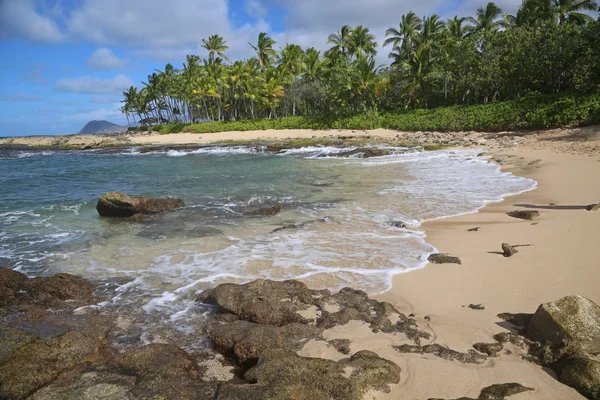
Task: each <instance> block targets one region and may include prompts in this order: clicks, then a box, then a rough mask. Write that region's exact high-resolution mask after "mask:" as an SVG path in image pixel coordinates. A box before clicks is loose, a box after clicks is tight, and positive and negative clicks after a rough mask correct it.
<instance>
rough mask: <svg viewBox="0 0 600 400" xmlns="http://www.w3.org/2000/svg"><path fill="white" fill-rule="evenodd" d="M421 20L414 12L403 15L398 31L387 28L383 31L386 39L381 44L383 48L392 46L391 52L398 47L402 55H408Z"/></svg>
mask: <svg viewBox="0 0 600 400" xmlns="http://www.w3.org/2000/svg"><path fill="white" fill-rule="evenodd" d="M421 22H422V21H421V18H419V17H417V14H415V13H414V12H412V11H411V12H409V13H408V14H406V15H403V16H402V18H401V20H400V24H399V26H398V29H396V28H389V29H388V30H386V31H385V36H386V39H385V41H384V42H383V46H384V47H385V46H387V45H388V44H391V45H392V50H395V49H396V47H398V48H399V49H400V50H401V52H402V53H404V54H408V50H409V48H410V47H411V46H412V42H413V39H414V37H415V36H416V34H417V32H418V31H419V30H420V29H421Z"/></svg>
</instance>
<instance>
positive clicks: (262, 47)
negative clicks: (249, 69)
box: [248, 32, 277, 71]
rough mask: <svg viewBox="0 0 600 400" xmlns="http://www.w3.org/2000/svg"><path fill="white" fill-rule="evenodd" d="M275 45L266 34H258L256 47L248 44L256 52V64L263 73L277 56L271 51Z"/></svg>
mask: <svg viewBox="0 0 600 400" xmlns="http://www.w3.org/2000/svg"><path fill="white" fill-rule="evenodd" d="M275 43H276V42H275V40H273V39H271V37H270V36H269V35H267V33H266V32H261V33H259V34H258V41H257V43H256V46H255V45H253V44H252V43H248V44H249V45H250V47H252V49H254V51H255V52H256V55H257V56H258V63H259V65H260V68H261V70H263V71H264V70H265V69H266V68H267V67H269V66H270V65H271V63H272V62H273V60H274V59H275V57H276V56H277V52H276V51H275V50H273V46H274V45H275Z"/></svg>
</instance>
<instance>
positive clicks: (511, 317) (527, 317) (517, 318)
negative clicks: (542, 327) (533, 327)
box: [498, 313, 533, 328]
mask: <svg viewBox="0 0 600 400" xmlns="http://www.w3.org/2000/svg"><path fill="white" fill-rule="evenodd" d="M531 317H533V314H526V313H516V314H512V313H501V314H498V318H500V319H503V320H505V321H508V322H510V323H511V324H513V325H516V326H520V327H523V328H524V327H526V326H527V325H529V322H530V321H531Z"/></svg>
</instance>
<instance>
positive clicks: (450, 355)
mask: <svg viewBox="0 0 600 400" xmlns="http://www.w3.org/2000/svg"><path fill="white" fill-rule="evenodd" d="M393 347H394V349H396V351H398V352H400V353H418V354H433V355H435V356H437V357H440V358H443V359H445V360H456V361H459V362H461V363H463V364H481V363H483V362H484V361H485V360H487V356H484V355H482V354H479V353H478V352H476V351H475V350H469V351H468V352H466V353H461V352H458V351H456V350H452V349H449V348H447V347H444V346H441V345H439V344H437V343H435V344H427V345H425V346H412V345H409V344H403V345H399V346H393Z"/></svg>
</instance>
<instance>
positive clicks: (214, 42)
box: [202, 35, 229, 64]
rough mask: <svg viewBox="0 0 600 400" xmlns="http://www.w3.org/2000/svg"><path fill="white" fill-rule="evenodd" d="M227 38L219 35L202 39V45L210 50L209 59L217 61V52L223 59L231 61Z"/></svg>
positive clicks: (211, 61)
mask: <svg viewBox="0 0 600 400" xmlns="http://www.w3.org/2000/svg"><path fill="white" fill-rule="evenodd" d="M226 43H227V42H226V41H225V39H223V37H222V36H219V35H212V36H209V37H208V39H202V47H203V48H205V49H206V50H208V60H209V62H210V63H211V64H212V63H213V62H214V61H215V54H217V55H218V56H219V57H221V58H222V59H224V60H226V61H229V58H227V56H226V55H225V51H226V50H227V49H228V48H229V47H228V46H227V45H226Z"/></svg>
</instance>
